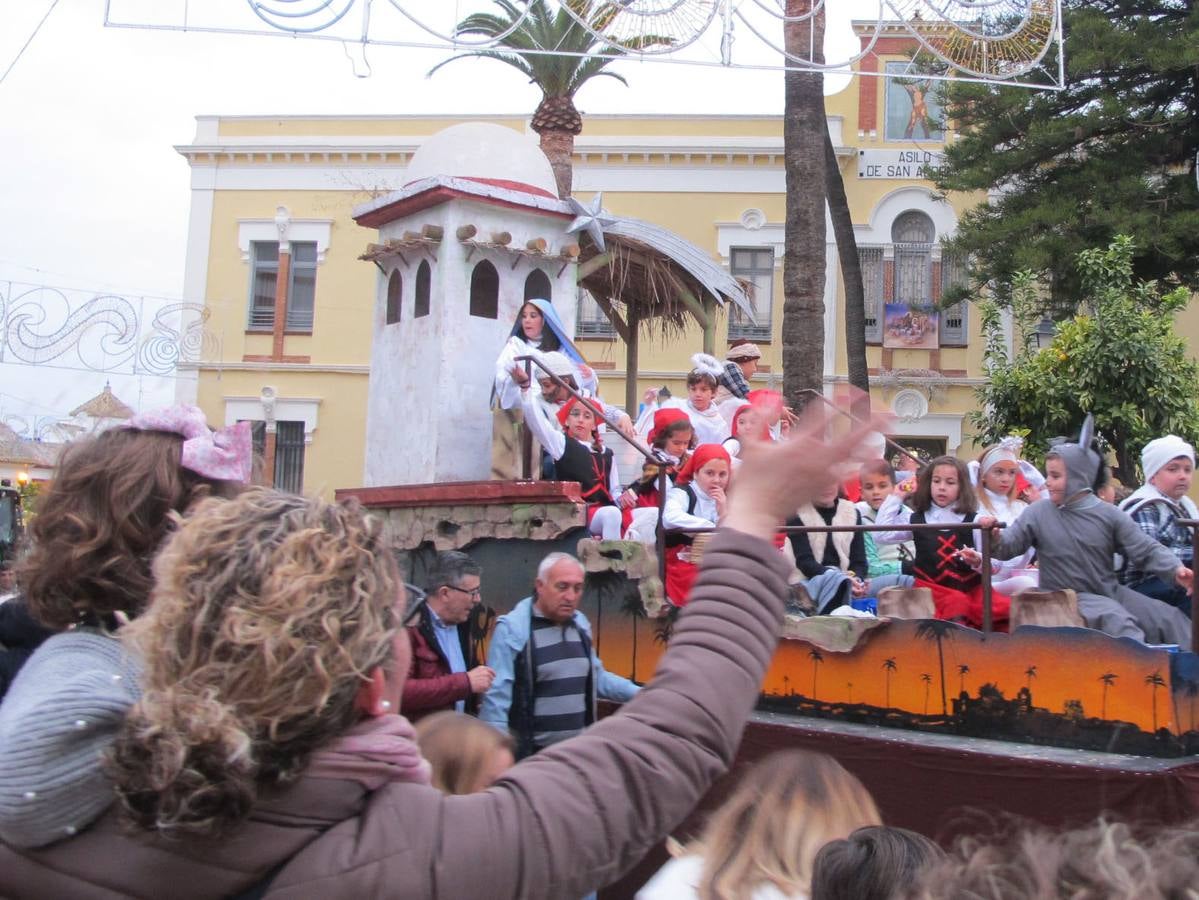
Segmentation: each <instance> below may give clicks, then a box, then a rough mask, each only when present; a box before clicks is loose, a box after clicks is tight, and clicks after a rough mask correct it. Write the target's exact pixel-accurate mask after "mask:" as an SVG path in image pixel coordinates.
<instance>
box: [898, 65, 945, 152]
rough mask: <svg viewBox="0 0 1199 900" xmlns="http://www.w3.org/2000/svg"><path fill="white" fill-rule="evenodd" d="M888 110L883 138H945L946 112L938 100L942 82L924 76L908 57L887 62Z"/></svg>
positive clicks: (919, 139)
mask: <svg viewBox="0 0 1199 900" xmlns="http://www.w3.org/2000/svg"><path fill="white" fill-rule="evenodd" d="M887 74H888V75H889V76H890V77H889V78H887V79H886V91H887V109H886V113H887V114H886V120H885V129H886V130H885V133H884V136H883V137H884V140H888V141H943V140H944V139H945V131H944V128H943V123H944V121H945V119H944V115H943V113H942V111H941V103H940V100H939V99H938V91H939V85H940V82H937V81H933V80H932V79H931V78H926V77H922V76H921V73H920V72H919V70H917V69H913V67H912V64H911V63H910V62H908V61H906V60H893V61H891V62H889V63H887Z"/></svg>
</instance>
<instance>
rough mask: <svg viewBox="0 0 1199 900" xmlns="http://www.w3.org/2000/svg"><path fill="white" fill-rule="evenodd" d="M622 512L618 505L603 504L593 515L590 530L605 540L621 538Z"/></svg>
mask: <svg viewBox="0 0 1199 900" xmlns="http://www.w3.org/2000/svg"><path fill="white" fill-rule="evenodd" d="M620 526H621V514H620V508H619V507H617V506H601V507H600V508H599V509H597V510H596V511H595V515H594V516H592V517H591V524H590V525H589V526H588V530H589V531H590V532H591V533H592V534H594V535H595V536H596V537H598V538H600V539H601V540H605V541H619V540H620Z"/></svg>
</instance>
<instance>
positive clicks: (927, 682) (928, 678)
mask: <svg viewBox="0 0 1199 900" xmlns="http://www.w3.org/2000/svg"><path fill="white" fill-rule="evenodd" d="M920 680H921V681H923V682H924V714H925V715H926V716H927V715H928V689H929V687H930V686H931V685H932V683H933V676H931V675H929V674H928V672H925V673H924V674H922V675H921V676H920Z"/></svg>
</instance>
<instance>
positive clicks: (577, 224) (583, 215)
mask: <svg viewBox="0 0 1199 900" xmlns="http://www.w3.org/2000/svg"><path fill="white" fill-rule="evenodd" d="M566 202H567V203H569V204H570V211H571V212H573V213H574V214H575V218H574V221H572V222H571V223H570V224H569V225H567V226H566V233H567V234H570V233H571V232H575V231H586V232H587V236H588V237H590V238H591V242H592V243H593V244H595V246H596V247H598V248H599V250H600V252H601V253H602V252H603V251H604V249H605V248H604V228H606V227H607V226H609V225H615V224H616V218H615V217H614V216H611V215H609V214H608V213H606V212H604V195H603V194H602V193H601V194H596V195H595V197H593V198H592V200H591V205H590V206H584V205H583V204H582V203H580V202H579V201H578V200H576V199H575V198H574V197H567V198H566Z"/></svg>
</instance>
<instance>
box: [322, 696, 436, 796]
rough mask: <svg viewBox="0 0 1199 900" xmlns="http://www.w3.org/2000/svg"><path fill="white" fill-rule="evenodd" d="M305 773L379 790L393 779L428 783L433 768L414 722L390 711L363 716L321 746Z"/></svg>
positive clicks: (370, 789)
mask: <svg viewBox="0 0 1199 900" xmlns="http://www.w3.org/2000/svg"><path fill="white" fill-rule="evenodd" d="M305 774H306V775H309V776H311V777H313V778H335V779H340V780H343V781H356V782H358V783H359V784H360V785H362V786H363V787H364V788H366V789H367V790H368V791H375V790H378V789H379V788H381V787H383V785H385V784H388V783H389V782H392V781H410V782H415V783H416V784H428V783H429V778H430V769H429V764H428V763H427V762H426V761H425V758H424V757H423V756H421V754H420V748H419V747H417V745H416V732H415V730H414V729H413V728H412V723H410V722H409V721H408V720H407V719H405V718H404V717H403V716H396V715H389V716H378V717H376V718H372V719H363V720H362V721H361V722H359V723H358V724H357V725H355V726H354V727H353V728H351V729H350V730H349V731H347V732H346V733H345V734H343V735H342V736H341V737H339V738H336V739H334V740H333V741H331V742H330V743H329V744H327V745H326V746H325V747H323V748H322V749H320V750H318V751H317V752H316V753H314V754H313V755H312V761H311V762H310V763H309V764H308V769H307V771H306V772H305Z"/></svg>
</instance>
